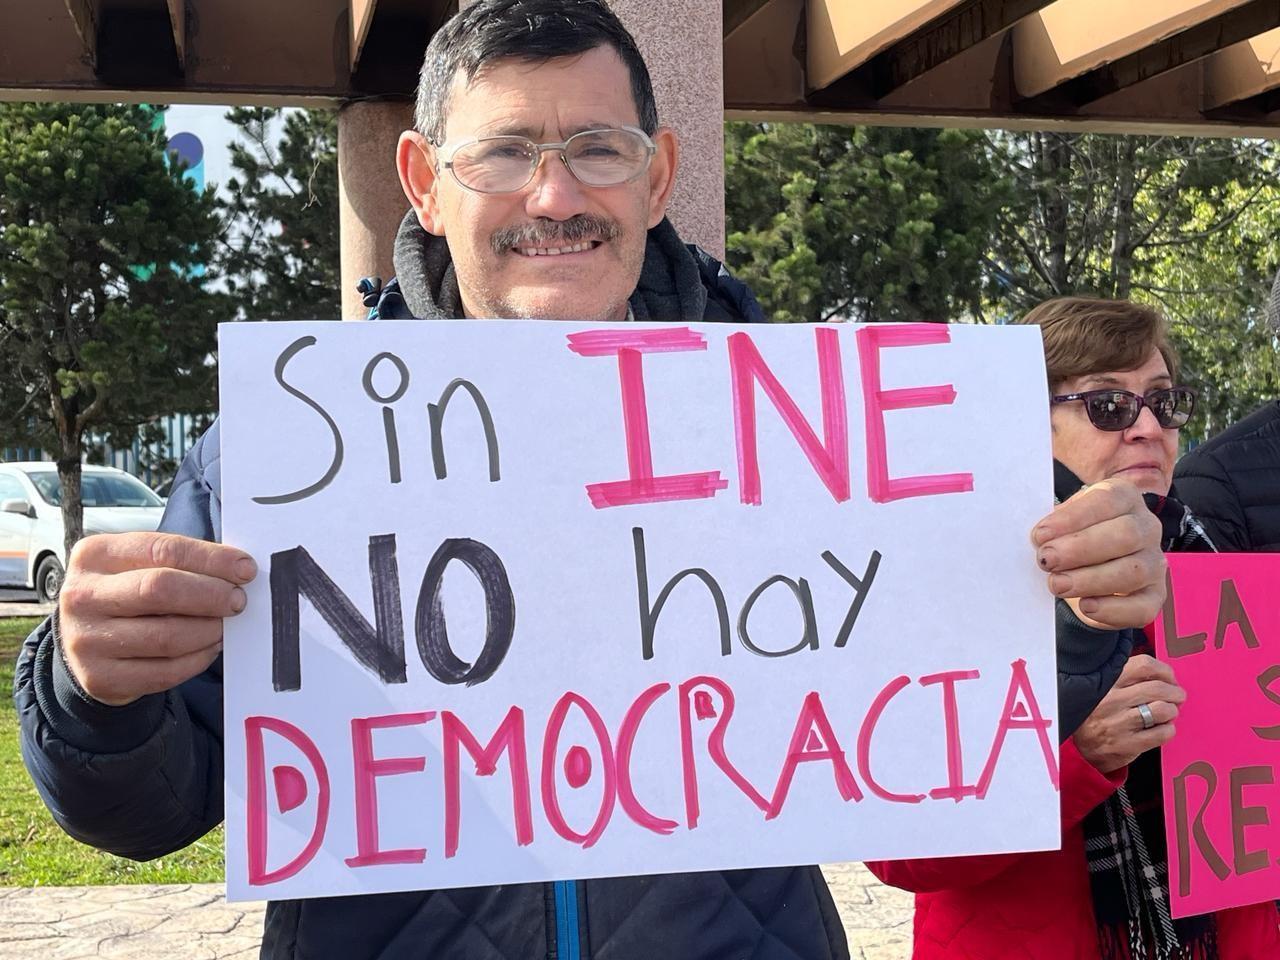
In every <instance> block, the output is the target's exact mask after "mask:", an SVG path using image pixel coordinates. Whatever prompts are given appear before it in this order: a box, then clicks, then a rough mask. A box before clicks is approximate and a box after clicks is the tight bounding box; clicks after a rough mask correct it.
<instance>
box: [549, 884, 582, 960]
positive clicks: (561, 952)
mask: <svg viewBox="0 0 1280 960" xmlns="http://www.w3.org/2000/svg"><path fill="white" fill-rule="evenodd" d="M553 886H554V887H555V894H556V960H582V952H581V950H580V949H579V939H578V881H576V880H557V881H556V882H555V883H554V884H553Z"/></svg>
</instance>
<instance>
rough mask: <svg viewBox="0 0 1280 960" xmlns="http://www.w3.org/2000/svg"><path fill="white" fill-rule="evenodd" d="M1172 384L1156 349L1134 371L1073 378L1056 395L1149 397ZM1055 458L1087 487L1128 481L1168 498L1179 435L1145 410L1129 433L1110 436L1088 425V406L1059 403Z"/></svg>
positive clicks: (1055, 407) (1054, 419)
mask: <svg viewBox="0 0 1280 960" xmlns="http://www.w3.org/2000/svg"><path fill="white" fill-rule="evenodd" d="M1172 385H1173V382H1172V380H1170V378H1169V368H1168V367H1167V366H1166V365H1165V362H1164V358H1163V357H1161V356H1160V351H1158V350H1154V349H1153V350H1152V351H1151V355H1150V356H1149V357H1148V358H1147V360H1146V362H1145V363H1144V364H1143V365H1142V366H1140V367H1138V369H1136V370H1116V371H1110V372H1105V373H1096V374H1089V375H1087V376H1083V377H1073V378H1072V379H1070V380H1067V381H1066V382H1065V383H1062V384H1061V385H1060V386H1059V387H1058V388H1056V389H1055V390H1054V393H1055V394H1057V395H1065V394H1069V393H1084V392H1085V391H1087V390H1104V389H1107V388H1110V387H1115V388H1118V389H1121V390H1128V391H1129V392H1130V393H1136V394H1140V395H1142V396H1146V395H1147V394H1148V393H1150V392H1151V391H1152V390H1161V389H1163V388H1165V387H1170V386H1172ZM1051 419H1052V423H1053V456H1054V459H1056V460H1058V461H1059V462H1060V463H1062V465H1063V466H1065V467H1067V468H1068V469H1069V470H1070V471H1071V472H1072V473H1074V474H1075V475H1076V476H1077V477H1079V478H1080V479H1081V480H1083V481H1084V482H1085V483H1097V482H1098V481H1099V480H1106V479H1107V478H1108V477H1118V478H1120V479H1123V480H1128V481H1129V482H1130V483H1132V484H1133V485H1134V486H1136V487H1137V488H1138V489H1139V490H1141V491H1142V492H1143V493H1155V494H1159V495H1160V496H1164V495H1166V494H1167V493H1168V492H1169V486H1170V484H1172V483H1173V463H1174V460H1176V459H1177V456H1178V431H1177V429H1176V428H1174V429H1168V430H1166V429H1164V428H1163V427H1161V426H1160V424H1159V423H1158V422H1156V417H1155V414H1154V413H1152V412H1151V410H1150V409H1149V408H1147V407H1143V408H1142V410H1141V411H1140V412H1139V413H1138V419H1137V421H1135V422H1134V424H1133V426H1131V427H1130V428H1129V429H1127V430H1117V431H1114V432H1108V431H1105V430H1099V429H1098V428H1097V427H1095V426H1094V425H1093V424H1092V423H1090V422H1089V416H1088V414H1087V413H1085V409H1084V404H1083V403H1082V402H1079V401H1076V402H1072V403H1057V404H1054V405H1053V410H1052V414H1051Z"/></svg>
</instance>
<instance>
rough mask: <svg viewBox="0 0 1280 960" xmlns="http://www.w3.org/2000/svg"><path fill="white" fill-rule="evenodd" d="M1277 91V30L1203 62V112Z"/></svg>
mask: <svg viewBox="0 0 1280 960" xmlns="http://www.w3.org/2000/svg"><path fill="white" fill-rule="evenodd" d="M1277 89H1280V29H1277V30H1269V31H1267V32H1266V33H1264V34H1261V35H1259V36H1256V37H1253V38H1252V39H1250V40H1243V41H1241V42H1240V43H1237V44H1234V45H1232V46H1230V47H1227V48H1226V49H1225V50H1219V51H1218V52H1217V53H1215V54H1213V56H1211V57H1208V58H1206V59H1205V62H1204V109H1205V110H1216V109H1218V108H1219V107H1225V106H1226V105H1227V104H1230V103H1237V102H1239V101H1241V100H1247V99H1249V98H1250V97H1256V96H1258V95H1259V94H1264V93H1269V92H1271V91H1273V90H1277Z"/></svg>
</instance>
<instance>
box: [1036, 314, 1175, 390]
mask: <svg viewBox="0 0 1280 960" xmlns="http://www.w3.org/2000/svg"><path fill="white" fill-rule="evenodd" d="M1014 322H1015V323H1034V324H1036V325H1037V326H1038V327H1039V328H1040V331H1041V333H1042V334H1043V335H1044V361H1045V366H1046V367H1047V369H1048V374H1049V387H1050V389H1053V390H1056V389H1057V388H1058V386H1059V385H1060V384H1062V383H1063V382H1065V381H1067V380H1070V379H1072V378H1073V377H1082V376H1085V375H1086V374H1090V373H1102V372H1103V371H1106V370H1136V369H1137V368H1138V367H1140V366H1142V365H1143V364H1144V363H1146V362H1147V358H1148V357H1149V356H1151V351H1152V350H1153V349H1154V350H1159V351H1160V356H1161V357H1163V358H1164V362H1165V366H1167V367H1168V368H1169V376H1170V377H1172V378H1173V379H1174V381H1175V382H1176V381H1177V378H1178V355H1177V353H1176V352H1175V351H1174V349H1173V344H1171V343H1170V342H1169V325H1168V324H1167V323H1166V322H1165V319H1164V317H1163V316H1162V315H1161V313H1160V311H1158V310H1156V309H1155V308H1153V307H1148V306H1146V305H1145V304H1141V303H1134V302H1133V301H1132V300H1101V299H1095V298H1092V297H1057V298H1056V299H1053V300H1046V301H1045V302H1044V303H1042V304H1040V305H1039V306H1038V307H1035V308H1034V309H1033V310H1032V311H1031V312H1030V313H1028V314H1027V315H1026V316H1025V317H1022V318H1021V319H1019V320H1016V321H1014Z"/></svg>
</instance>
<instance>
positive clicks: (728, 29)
mask: <svg viewBox="0 0 1280 960" xmlns="http://www.w3.org/2000/svg"><path fill="white" fill-rule="evenodd" d="M770 2H771V0H724V6H723V8H722V10H721V16H722V18H723V23H724V29H723V32H722V33H721V36H723V37H725V38H726V39H728V37H729V34H731V33H733V32H734V31H735V30H737V29H738V28H739V27H740V26H742V25H743V24H744V23H746V22H747V21H748V20H750V19H751V18H752V17H753V16H755V15H756V14H757V13H758V12H759V11H760V9H761V8H762V7H766V6H768V5H769V3H770Z"/></svg>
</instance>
